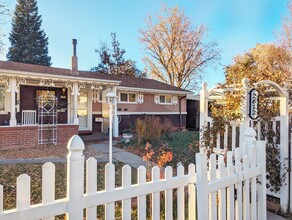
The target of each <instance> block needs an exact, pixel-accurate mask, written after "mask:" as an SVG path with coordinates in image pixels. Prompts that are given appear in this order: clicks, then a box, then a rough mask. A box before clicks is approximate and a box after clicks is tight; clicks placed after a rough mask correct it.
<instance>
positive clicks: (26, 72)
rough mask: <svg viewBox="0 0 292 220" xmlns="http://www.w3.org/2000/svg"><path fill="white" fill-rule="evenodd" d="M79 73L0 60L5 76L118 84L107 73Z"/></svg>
mask: <svg viewBox="0 0 292 220" xmlns="http://www.w3.org/2000/svg"><path fill="white" fill-rule="evenodd" d="M78 72H79V75H72V74H71V70H70V69H63V68H56V67H48V66H41V65H33V64H25V63H18V62H11V61H0V74H1V75H7V76H12V75H15V76H21V77H29V78H33V77H35V78H50V79H57V80H60V81H67V80H70V79H71V80H77V81H90V82H93V81H95V82H96V81H97V82H101V83H102V82H104V83H109V84H116V85H117V84H120V81H119V80H117V79H116V78H115V77H114V76H112V75H109V74H102V73H98V74H97V73H94V72H89V71H78Z"/></svg>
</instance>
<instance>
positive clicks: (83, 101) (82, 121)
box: [77, 90, 89, 131]
mask: <svg viewBox="0 0 292 220" xmlns="http://www.w3.org/2000/svg"><path fill="white" fill-rule="evenodd" d="M77 115H78V118H79V130H80V131H82V130H89V123H88V92H87V91H82V90H81V91H80V95H79V96H78V103H77Z"/></svg>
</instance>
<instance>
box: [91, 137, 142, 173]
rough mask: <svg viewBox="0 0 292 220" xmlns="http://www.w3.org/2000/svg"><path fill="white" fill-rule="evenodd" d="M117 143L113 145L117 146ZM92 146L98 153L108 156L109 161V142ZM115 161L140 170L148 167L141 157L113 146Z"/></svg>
mask: <svg viewBox="0 0 292 220" xmlns="http://www.w3.org/2000/svg"><path fill="white" fill-rule="evenodd" d="M115 143H116V142H115V141H114V142H113V145H115ZM90 146H91V147H92V148H94V149H95V150H96V151H99V152H102V153H104V154H106V155H107V159H108V156H109V144H108V141H104V142H102V143H99V144H91V145H90ZM113 161H119V162H122V163H124V164H128V165H129V166H131V167H134V168H136V169H138V168H139V167H140V166H146V163H145V162H144V161H143V159H142V158H141V157H139V156H137V155H136V154H132V153H130V152H127V151H125V150H123V149H120V148H117V147H114V146H113Z"/></svg>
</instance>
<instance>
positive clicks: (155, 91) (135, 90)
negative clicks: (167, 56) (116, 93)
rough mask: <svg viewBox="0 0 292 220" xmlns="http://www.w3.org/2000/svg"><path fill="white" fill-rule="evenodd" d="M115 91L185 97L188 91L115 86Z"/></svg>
mask: <svg viewBox="0 0 292 220" xmlns="http://www.w3.org/2000/svg"><path fill="white" fill-rule="evenodd" d="M117 90H120V91H133V92H148V93H150V92H152V93H161V94H179V95H186V94H187V93H189V92H188V91H176V90H162V89H146V88H137V87H125V86H117Z"/></svg>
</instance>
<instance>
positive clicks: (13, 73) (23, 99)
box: [0, 54, 189, 148]
mask: <svg viewBox="0 0 292 220" xmlns="http://www.w3.org/2000/svg"><path fill="white" fill-rule="evenodd" d="M110 91H111V92H114V93H115V94H116V96H117V103H116V104H115V105H114V108H113V109H114V113H113V124H114V125H113V135H114V137H117V136H118V135H119V134H120V133H121V132H122V131H123V129H126V128H128V127H129V126H131V124H132V125H133V123H134V121H135V119H136V118H139V117H143V116H144V115H157V116H160V117H161V118H162V120H163V118H169V119H170V120H171V121H172V123H173V125H174V126H175V127H178V126H181V127H185V125H186V95H187V93H189V91H187V90H183V89H179V88H177V87H174V86H170V85H168V84H165V83H162V82H158V81H155V80H152V79H141V78H134V77H129V76H113V75H109V74H101V73H93V72H87V71H80V70H78V65H77V56H76V55H75V54H74V55H73V56H72V68H71V69H62V68H54V67H45V66H39V65H32V64H23V63H17V62H8V61H0V136H1V138H0V147H1V148H5V147H8V148H11V147H19V146H23V147H25V146H35V145H38V144H46V143H54V144H64V143H67V141H68V140H69V138H70V137H71V136H72V135H74V134H77V133H91V132H105V133H107V132H108V126H109V120H108V119H109V113H108V104H107V103H106V101H105V95H106V94H107V93H108V92H110Z"/></svg>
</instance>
